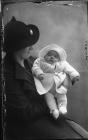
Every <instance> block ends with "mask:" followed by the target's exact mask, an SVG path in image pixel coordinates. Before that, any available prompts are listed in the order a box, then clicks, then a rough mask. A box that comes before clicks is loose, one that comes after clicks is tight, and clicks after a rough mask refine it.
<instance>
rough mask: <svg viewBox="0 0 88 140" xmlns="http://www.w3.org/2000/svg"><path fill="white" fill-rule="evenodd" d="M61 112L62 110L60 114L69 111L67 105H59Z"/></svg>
mask: <svg viewBox="0 0 88 140" xmlns="http://www.w3.org/2000/svg"><path fill="white" fill-rule="evenodd" d="M59 112H60V114H66V113H67V108H66V106H63V105H62V106H60V107H59Z"/></svg>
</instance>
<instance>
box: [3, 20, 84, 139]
mask: <svg viewBox="0 0 88 140" xmlns="http://www.w3.org/2000/svg"><path fill="white" fill-rule="evenodd" d="M4 35H5V36H4V50H5V51H6V57H5V62H4V64H5V68H4V70H5V81H6V82H5V84H6V88H5V90H6V99H7V100H6V110H7V113H6V127H5V130H6V137H7V140H10V139H11V140H29V139H32V138H37V139H38V138H46V139H48V138H54V139H59V138H60V139H61V138H81V137H82V136H81V134H80V135H79V134H77V133H76V132H75V131H73V130H72V129H71V127H70V126H69V122H70V120H67V119H65V118H63V117H59V119H57V120H54V118H53V117H52V116H51V115H50V113H49V109H48V107H47V106H46V103H45V101H44V96H43V95H41V96H40V95H39V94H38V93H37V91H36V88H35V84H34V79H33V75H32V72H31V67H30V63H29V61H28V58H29V56H30V50H32V48H33V47H32V46H33V45H34V44H35V43H36V42H37V41H38V39H39V35H40V33H39V29H38V27H37V26H35V25H32V24H30V25H25V24H24V23H23V22H20V21H17V20H16V19H15V18H14V17H13V18H12V20H11V21H10V22H9V23H8V24H7V25H6V27H5V34H4ZM67 121H68V122H67Z"/></svg>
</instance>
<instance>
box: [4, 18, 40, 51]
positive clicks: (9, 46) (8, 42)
mask: <svg viewBox="0 0 88 140" xmlns="http://www.w3.org/2000/svg"><path fill="white" fill-rule="evenodd" d="M39 34H40V33H39V29H38V27H37V26H35V25H33V24H29V25H26V24H25V23H23V22H21V21H17V20H16V19H15V17H13V18H12V19H11V21H10V22H9V23H7V25H6V26H5V29H4V51H5V52H10V53H12V52H15V51H18V50H20V49H23V48H26V47H28V46H30V47H31V46H32V45H34V44H35V43H36V42H37V41H38V39H39Z"/></svg>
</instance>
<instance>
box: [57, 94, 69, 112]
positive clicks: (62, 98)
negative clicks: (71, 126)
mask: <svg viewBox="0 0 88 140" xmlns="http://www.w3.org/2000/svg"><path fill="white" fill-rule="evenodd" d="M57 104H58V109H59V113H61V114H66V113H67V96H66V94H58V93H57Z"/></svg>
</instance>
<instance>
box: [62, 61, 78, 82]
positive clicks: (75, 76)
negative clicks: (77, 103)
mask: <svg viewBox="0 0 88 140" xmlns="http://www.w3.org/2000/svg"><path fill="white" fill-rule="evenodd" d="M64 71H65V72H66V73H67V74H68V75H69V76H70V78H71V81H72V85H73V84H74V83H75V82H76V81H78V80H79V78H80V74H79V72H78V71H77V70H76V69H75V68H73V67H72V66H71V65H70V64H69V63H68V62H66V61H65V63H64Z"/></svg>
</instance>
